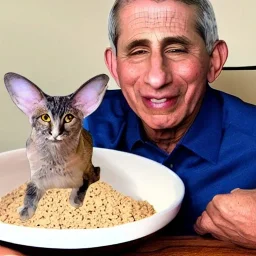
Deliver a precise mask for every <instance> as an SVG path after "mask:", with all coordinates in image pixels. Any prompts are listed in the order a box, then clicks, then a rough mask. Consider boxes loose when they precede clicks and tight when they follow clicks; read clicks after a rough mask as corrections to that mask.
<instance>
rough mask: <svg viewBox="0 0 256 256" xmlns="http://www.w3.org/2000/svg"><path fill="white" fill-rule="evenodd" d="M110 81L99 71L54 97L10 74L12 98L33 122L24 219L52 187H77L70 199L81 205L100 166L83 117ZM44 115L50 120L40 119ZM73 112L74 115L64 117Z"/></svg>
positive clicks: (22, 210)
mask: <svg viewBox="0 0 256 256" xmlns="http://www.w3.org/2000/svg"><path fill="white" fill-rule="evenodd" d="M108 81H109V77H108V76H107V75H105V74H102V75H98V76H95V77H93V78H91V79H90V80H88V81H87V82H86V83H84V84H83V85H82V86H80V88H78V89H77V90H76V91H75V92H74V93H72V94H70V95H67V96H49V95H47V94H46V93H44V92H43V91H42V90H41V89H40V88H39V87H38V86H36V85H35V84H34V83H32V82H31V81H30V80H28V79H27V78H25V77H23V76H21V75H19V74H15V73H7V74H5V76H4V82H5V85H6V88H7V90H8V92H9V94H10V96H11V98H12V100H13V102H14V103H15V104H16V105H17V106H18V107H19V108H20V109H21V110H22V111H23V112H24V113H25V114H26V115H27V116H28V117H29V121H30V124H31V126H32V130H31V134H30V137H29V138H28V140H27V143H26V152H27V157H28V160H29V165H30V171H31V179H30V181H29V182H28V183H27V189H26V194H25V197H24V204H23V206H22V207H20V208H19V209H18V211H19V214H20V218H21V219H22V220H27V219H29V218H31V217H32V216H33V215H34V213H35V211H36V208H37V205H38V202H39V200H40V199H41V197H42V196H43V195H44V193H45V192H46V191H47V190H48V189H52V188H72V192H71V195H70V203H71V205H73V206H74V207H79V206H81V205H82V203H83V199H84V196H85V193H86V190H87V188H88V186H89V185H90V184H92V183H94V182H96V181H98V180H99V178H100V168H99V167H94V166H93V164H92V153H93V143H92V142H93V141H92V138H91V135H90V134H89V132H88V131H86V130H85V129H83V127H82V121H83V118H85V117H86V116H88V115H90V114H91V113H92V112H94V111H95V110H96V109H97V108H98V106H99V105H100V103H101V101H102V99H103V97H104V95H105V92H106V89H107V83H108ZM45 114H47V115H48V116H49V118H50V122H45V121H43V119H42V118H41V117H42V116H43V115H45ZM70 114H71V115H72V117H73V119H71V122H65V120H66V119H65V117H67V115H70ZM69 117H70V116H69Z"/></svg>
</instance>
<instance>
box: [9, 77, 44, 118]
mask: <svg viewBox="0 0 256 256" xmlns="http://www.w3.org/2000/svg"><path fill="white" fill-rule="evenodd" d="M4 83H5V86H6V88H7V91H8V92H9V94H10V96H11V98H12V100H13V102H14V103H15V104H16V105H17V107H18V108H20V109H21V110H22V111H23V112H24V113H25V114H26V115H27V116H29V117H31V115H32V113H33V112H34V110H35V109H36V108H37V107H38V104H39V103H40V102H41V101H42V100H43V99H44V95H43V92H42V91H41V90H40V89H39V88H38V87H37V86H36V85H35V84H34V83H32V82H31V81H29V80H28V79H27V78H25V77H23V76H21V75H19V74H16V73H7V74H5V76H4Z"/></svg>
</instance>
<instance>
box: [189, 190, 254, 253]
mask: <svg viewBox="0 0 256 256" xmlns="http://www.w3.org/2000/svg"><path fill="white" fill-rule="evenodd" d="M194 228H195V231H196V232H197V233H198V234H200V235H205V234H207V233H209V234H211V235H212V236H214V237H215V238H217V239H219V240H224V241H230V242H233V243H235V244H237V245H240V246H243V247H247V248H254V249H256V189H254V190H242V189H235V190H233V191H231V193H230V194H224V195H217V196H215V197H214V198H213V200H212V201H211V202H210V203H209V204H208V205H207V208H206V210H205V211H204V212H203V213H202V215H201V216H200V217H199V218H198V219H197V221H196V224H195V226H194Z"/></svg>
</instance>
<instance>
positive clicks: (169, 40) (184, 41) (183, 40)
mask: <svg viewBox="0 0 256 256" xmlns="http://www.w3.org/2000/svg"><path fill="white" fill-rule="evenodd" d="M161 44H162V46H163V47H165V46H167V45H171V44H180V45H184V46H189V45H191V44H192V42H191V41H190V40H189V39H188V38H187V37H184V36H174V37H166V38H164V39H163V40H162V42H161Z"/></svg>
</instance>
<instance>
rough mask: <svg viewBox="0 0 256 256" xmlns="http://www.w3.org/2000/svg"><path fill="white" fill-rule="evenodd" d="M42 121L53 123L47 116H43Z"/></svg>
mask: <svg viewBox="0 0 256 256" xmlns="http://www.w3.org/2000/svg"><path fill="white" fill-rule="evenodd" d="M41 119H42V120H43V121H44V122H47V123H49V122H51V118H50V117H49V115H47V114H44V115H41Z"/></svg>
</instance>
